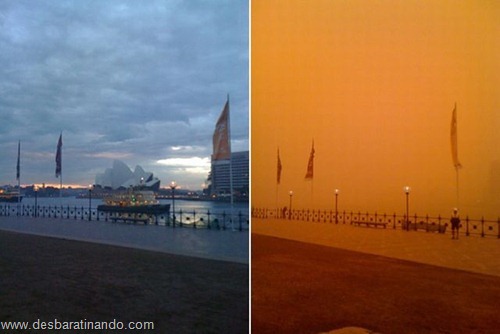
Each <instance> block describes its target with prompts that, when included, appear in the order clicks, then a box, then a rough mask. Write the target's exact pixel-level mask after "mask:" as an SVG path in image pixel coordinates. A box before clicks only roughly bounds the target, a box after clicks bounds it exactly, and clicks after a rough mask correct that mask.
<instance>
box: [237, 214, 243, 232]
mask: <svg viewBox="0 0 500 334" xmlns="http://www.w3.org/2000/svg"><path fill="white" fill-rule="evenodd" d="M238 223H239V225H240V232H241V231H243V227H242V226H241V211H239V212H238Z"/></svg>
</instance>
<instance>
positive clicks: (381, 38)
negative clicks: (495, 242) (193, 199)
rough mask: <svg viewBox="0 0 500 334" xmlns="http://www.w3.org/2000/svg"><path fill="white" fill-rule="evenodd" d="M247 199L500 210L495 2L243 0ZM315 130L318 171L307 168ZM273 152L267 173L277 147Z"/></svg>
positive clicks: (499, 34)
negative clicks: (454, 141) (247, 16)
mask: <svg viewBox="0 0 500 334" xmlns="http://www.w3.org/2000/svg"><path fill="white" fill-rule="evenodd" d="M251 23H252V25H251V27H252V29H251V30H252V48H251V53H252V84H251V88H252V114H251V115H252V116H251V122H252V130H251V144H252V147H251V148H252V150H251V152H252V157H251V158H252V206H254V207H269V208H274V207H276V206H288V203H289V195H288V192H289V191H290V190H293V192H294V195H293V206H294V208H317V209H318V208H321V209H332V207H333V203H334V189H336V188H338V189H340V195H339V210H341V211H342V210H348V211H350V210H354V211H358V210H360V211H363V212H366V211H369V212H375V211H377V212H379V213H384V212H387V213H394V212H395V213H397V214H403V213H404V210H405V195H404V193H403V187H404V186H406V185H408V186H410V187H411V193H410V213H411V214H414V213H418V214H419V215H425V214H429V215H437V214H441V215H446V216H448V215H449V214H450V213H451V210H452V208H453V207H454V206H455V205H457V200H456V173H455V169H454V167H453V163H452V157H451V148H450V123H451V116H452V111H453V108H454V105H455V103H456V104H457V115H458V116H457V119H458V155H459V159H460V162H461V163H462V165H463V168H462V169H460V171H459V202H458V203H459V206H460V211H461V215H462V216H465V215H469V216H470V217H471V218H480V217H481V216H483V215H484V217H485V218H487V219H497V217H499V216H500V91H499V90H500V80H499V79H500V77H499V74H500V67H499V65H500V62H499V59H500V2H498V1H494V0H492V1H477V0H474V1H396V0H394V1H355V0H354V1H352V0H350V1H342V0H338V1H330V0H325V1H301V0H292V1H290V0H271V1H264V0H260V1H259V0H254V1H252V22H251ZM313 139H314V145H315V150H316V155H315V160H314V179H313V180H312V181H306V180H304V176H305V174H306V169H307V162H308V158H309V153H310V150H311V144H312V141H313ZM278 147H279V150H280V155H281V162H282V165H283V169H282V174H281V184H280V185H279V186H277V182H276V173H277V149H278Z"/></svg>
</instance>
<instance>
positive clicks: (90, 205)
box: [89, 184, 92, 221]
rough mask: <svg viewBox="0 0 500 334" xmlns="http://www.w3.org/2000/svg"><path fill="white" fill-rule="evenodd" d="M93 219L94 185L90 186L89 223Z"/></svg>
mask: <svg viewBox="0 0 500 334" xmlns="http://www.w3.org/2000/svg"><path fill="white" fill-rule="evenodd" d="M91 219H92V185H91V184H89V221H91Z"/></svg>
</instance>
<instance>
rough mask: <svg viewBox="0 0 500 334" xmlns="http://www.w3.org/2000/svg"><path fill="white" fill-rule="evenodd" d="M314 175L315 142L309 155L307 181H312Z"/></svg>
mask: <svg viewBox="0 0 500 334" xmlns="http://www.w3.org/2000/svg"><path fill="white" fill-rule="evenodd" d="M313 174H314V141H313V143H312V148H311V154H310V155H309V162H308V163H307V173H306V179H312V178H313Z"/></svg>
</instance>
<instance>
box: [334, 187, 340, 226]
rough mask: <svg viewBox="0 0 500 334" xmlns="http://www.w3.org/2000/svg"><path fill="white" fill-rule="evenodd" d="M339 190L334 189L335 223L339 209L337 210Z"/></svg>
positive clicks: (337, 221)
mask: <svg viewBox="0 0 500 334" xmlns="http://www.w3.org/2000/svg"><path fill="white" fill-rule="evenodd" d="M339 192H340V190H338V189H335V224H338V223H339V220H338V214H339V211H338V202H339Z"/></svg>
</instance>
